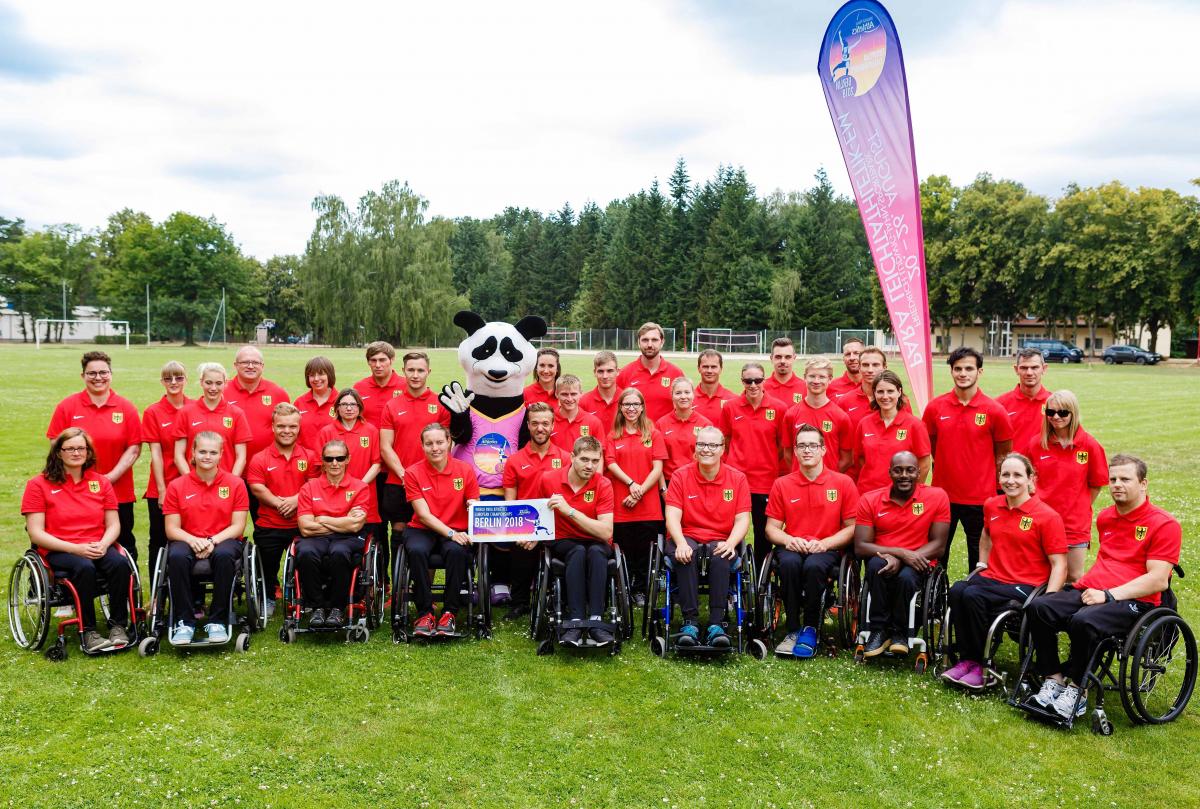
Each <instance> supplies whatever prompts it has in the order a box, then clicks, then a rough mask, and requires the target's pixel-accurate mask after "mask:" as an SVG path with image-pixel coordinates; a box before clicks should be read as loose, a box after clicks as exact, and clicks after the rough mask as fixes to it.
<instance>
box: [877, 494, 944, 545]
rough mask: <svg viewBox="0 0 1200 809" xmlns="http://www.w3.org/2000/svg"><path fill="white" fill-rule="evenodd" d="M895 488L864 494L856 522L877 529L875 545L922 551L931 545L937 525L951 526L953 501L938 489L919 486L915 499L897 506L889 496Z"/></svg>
mask: <svg viewBox="0 0 1200 809" xmlns="http://www.w3.org/2000/svg"><path fill="white" fill-rule="evenodd" d="M890 493H891V486H888V487H887V488H883V489H875V490H874V491H871V492H866V493H865V494H863V496H862V497H861V498H859V501H858V513H857V514H855V517H854V519H855V522H856V523H857V524H858V525H870V526H872V527H874V529H875V544H876V545H883V546H885V547H889V548H906V549H908V550H910V551H915V550H918V549H919V548H921V547H923V546H924V545H925V544H926V543H927V542H929V529H930V528H931V527H932V526H933V524H934V523H939V522H944V523H946V524H947V525H949V523H950V498H949V497H947V496H946V492H945V491H943V490H942V489H939V488H938V487H936V486H926V485H925V484H924V483H918V484H917V488H916V490H915V491H913V496H912V497H910V498H909V499H908V500H906V501H904V504H903V505H896V504H895V503H893V502H892V500H891V498H890V497H889V496H888V495H889V494H890Z"/></svg>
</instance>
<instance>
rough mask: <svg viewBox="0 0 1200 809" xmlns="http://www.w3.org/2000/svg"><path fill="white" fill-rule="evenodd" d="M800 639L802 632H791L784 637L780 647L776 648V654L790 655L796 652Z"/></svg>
mask: <svg viewBox="0 0 1200 809" xmlns="http://www.w3.org/2000/svg"><path fill="white" fill-rule="evenodd" d="M799 638H800V630H798V629H797V630H796V631H795V632H789V633H787V634H786V635H784V636H783V640H781V641H779V645H778V646H776V647H775V654H777V655H784V656H787V655H790V654H791V653H792V652H794V651H795V650H796V641H797V640H798V639H799Z"/></svg>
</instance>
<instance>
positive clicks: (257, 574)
mask: <svg viewBox="0 0 1200 809" xmlns="http://www.w3.org/2000/svg"><path fill="white" fill-rule="evenodd" d="M226 541H227V542H238V541H240V542H241V543H242V549H241V554H240V555H239V556H238V558H237V561H236V563H235V567H234V577H233V588H232V590H230V593H229V623H228V624H227V625H226V627H225V629H226V631H227V633H228V636H229V640H226V641H215V642H214V641H209V640H193V641H192V642H191V643H189V644H187V645H186V646H179V647H177V648H187V649H205V648H212V647H214V646H224V645H225V644H227V643H229V642H231V641H232V642H233V648H234V649H236V650H237V651H239V652H245V651H249V649H250V633H251V632H259V631H262V630H263V629H266V628H267V583H266V579H265V577H264V574H263V565H262V560H261V559H260V558H259V556H258V550H257V549H256V548H255V547H254V543H253V542H249V541H246V540H233V539H231V540H226ZM170 547H171V546H170V543H168V544H167V546H166V547H164V548H160V549H159V551H158V558H157V559H156V560H155V562H154V576H153V578H152V579H151V582H150V606H149V608H148V610H147V615H146V637H144V638H142V640H141V642H140V643H139V644H138V653H139V654H140V655H141V656H142V657H150V656H152V655H155V654H157V653H158V650H159V646H160V644H161V642H162V639H163V638H164V636H165V637H166V638H167V642H168V643H170V628H171V627H170V620H171V588H170V582H169V581H168V577H167V556H168V554H169V552H170ZM192 585H193V587H194V588H195V589H194V590H193V596H194V597H196V598H197V599H198V603H199V602H201V601H208V600H209V599H211V598H212V596H213V570H212V564H211V561H210V560H209V559H197V560H196V561H195V562H194V563H193V564H192ZM195 606H196V605H193V604H185V605H182V606H181V609H185V610H192V609H194V608H195ZM236 607H243V608H244V609H243V612H244V614H239V612H238V610H237V609H235V608H236ZM172 645H174V644H172Z"/></svg>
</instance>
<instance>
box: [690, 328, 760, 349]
mask: <svg viewBox="0 0 1200 809" xmlns="http://www.w3.org/2000/svg"><path fill="white" fill-rule="evenodd" d="M706 348H715V349H716V350H717V351H720V352H722V353H730V352H736V351H743V352H749V353H754V354H761V353H763V336H762V332H758V331H734V330H733V329H696V330H695V331H693V332H692V351H703V350H704V349H706Z"/></svg>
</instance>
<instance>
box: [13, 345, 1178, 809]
mask: <svg viewBox="0 0 1200 809" xmlns="http://www.w3.org/2000/svg"><path fill="white" fill-rule="evenodd" d="M80 352H81V349H79V348H78V347H72V348H48V349H43V350H42V351H40V352H38V351H34V350H32V349H31V348H25V347H19V346H0V367H2V368H3V369H4V378H5V382H6V384H7V386H8V387H7V390H6V395H5V396H4V397H3V398H2V399H0V424H3V425H4V426H3V433H2V436H3V440H2V441H0V502H2V503H3V504H4V507H3V508H2V509H0V528H2V531H0V571H2V572H3V579H2V582H3V583H2V584H0V587H3V588H6V587H7V582H8V570H9V568H10V567H11V564H12V562H13V560H14V559H15V558H16V557H17V555H19V554H20V553H21V551H23V550H24V548H25V547H26V540H25V538H24V534H23V532H22V530H21V525H22V522H21V518H20V516H19V514H18V511H19V508H18V505H19V499H20V493H21V491H22V489H23V485H24V481H25V480H26V479H27V478H29V477H31V476H33V475H34V474H36V473H37V472H38V471H39V470H40V468H41V466H42V463H43V461H44V458H45V447H46V441H45V440H44V438H43V437H42V436H43V434H44V431H45V427H46V424H47V422H48V420H49V417H50V413H51V411H52V409H53V407H54V405H55V403H56V402H57V401H58V400H59V399H61V398H62V397H63V396H65V395H67V394H68V393H71V392H74V391H77V390H79V389H80V387H81V380H80V379H79V376H78V373H79V370H78V369H79V366H78V358H79V354H80ZM111 353H112V354H113V356H114V365H115V368H114V371H115V376H114V379H113V386H114V388H115V389H116V390H118V391H119V392H120V393H122V394H123V395H125V396H127V397H129V398H130V399H132V400H133V401H134V403H135V404H137V405H138V406H139V407H144V406H145V405H147V404H149V403H150V402H152V401H154V400H156V399H157V398H158V397H159V396H160V394H161V389H160V388H159V385H158V382H157V378H158V376H157V370H158V367H159V366H160V365H161V364H162V363H163V362H165V361H166V360H167V359H170V358H178V359H180V360H182V361H183V362H184V364H185V365H186V366H187V367H188V368H195V366H196V364H197V363H198V362H200V361H202V360H217V361H223V362H225V363H226V364H227V366H229V365H230V364H231V362H232V355H233V351H232V349H221V350H218V349H211V350H208V349H187V350H184V349H175V350H171V349H163V348H155V349H146V348H137V349H134V350H131V351H128V352H127V351H124V350H122V349H114V350H113V351H112V352H111ZM313 353H315V352H314V351H313V350H312V349H296V348H279V349H273V350H269V351H268V352H267V368H266V375H267V376H268V377H269V378H271V379H273V380H275V381H277V382H279V383H280V384H283V385H284V386H285V387H286V388H288V390H289V391H290V392H292V393H293V395H295V394H297V393H299V392H302V391H303V385H302V368H303V365H304V362H305V361H306V359H307V358H308V357H309V356H311V355H312V354H313ZM323 353H325V354H327V355H328V356H330V357H331V358H333V359H334V361H335V362H336V363H337V365H338V368H339V370H340V372H341V373H342V374H344V378H342V379H341V380H340V381H341V382H342V383H343V384H349V383H350V382H352V381H353V380H354V379H357V378H359V377H360V376H362V375H364V374H365V372H366V366H365V362H364V361H363V359H362V355H361V353H360V352H359V351H351V350H326V351H324V352H323ZM625 361H626V358H624V357H623V358H622V362H625ZM679 362H680V363H681V364H684V367H689V368H690V367H694V366H693V364H692V363H691V362H685V361H682V360H681V361H679ZM564 365H565V367H566V368H567V369H568V370H571V371H574V372H576V373H578V374H579V375H580V376H581V377H583V378H584V379H585V380H586V379H590V378H591V363H590V358H589V357H583V356H573V357H569V358H567V359H566V361H565V363H564ZM936 374H937V380H936V386H937V389H938V391H939V392H940V391H942V390H945V389H946V388H947V387H948V374H947V372H946V370H945V368H944V366H940V365H939V367H938V369H937V372H936ZM460 377H461V373H460V369H459V368H458V365H457V362H456V360H455V357H454V354H453V352H451V351H439V352H436V353H435V355H434V358H433V375H432V377H431V380H430V381H431V383H433V384H434V385H435V386H440V385H441V384H443V383H445V382H448V381H449V380H451V379H453V378H460ZM736 380H737V368H736V367H734V366H733V364H731V365H729V366H727V368H726V372H725V383H726V385H727V386H729V387H731V388H734V389H735V390H736V389H738V388H739V386H737V385H736V384H735V383H736ZM983 382H984V388H985V390H986V391H987V392H988V393H990V394H992V395H995V394H998V393H1000V392H1002V391H1003V390H1006V389H1008V388H1009V387H1011V386H1012V385H1013V384H1014V377H1013V374H1012V372H1011V370H1010V369H1009V368H1008V367H1001V366H997V365H993V364H990V363H989V364H988V365H987V366H986V367H985V374H984V378H983ZM1046 382H1047V384H1048V385H1049V386H1050V387H1053V388H1070V389H1071V390H1073V391H1075V392H1076V393H1077V394H1078V395H1079V396H1080V399H1081V401H1082V407H1083V413H1084V423H1085V424H1086V426H1087V427H1088V429H1089V431H1091V432H1092V433H1093V434H1095V435H1096V436H1097V437H1098V438H1099V439H1100V441H1101V442H1102V443H1103V444H1104V446H1105V447H1106V448H1107V450H1108V451H1109V453H1110V454H1112V453H1113V452H1116V451H1130V452H1135V453H1138V454H1140V455H1142V456H1143V457H1144V458H1145V459H1146V460H1147V462H1148V463H1149V465H1150V477H1151V497H1152V499H1153V500H1154V501H1155V502H1157V503H1158V504H1160V505H1162V506H1164V507H1165V508H1167V509H1168V510H1170V511H1171V512H1173V513H1174V514H1175V515H1177V516H1178V517H1179V518H1180V520H1181V521H1182V523H1183V528H1184V553H1183V555H1184V560H1183V561H1184V564H1185V566H1186V565H1188V564H1189V563H1191V564H1193V565H1194V564H1195V563H1194V559H1195V552H1196V549H1197V547H1198V545H1197V542H1196V539H1195V537H1196V534H1197V529H1200V484H1198V483H1197V481H1196V476H1195V458H1197V457H1198V456H1200V430H1198V429H1197V421H1198V420H1197V416H1200V407H1198V405H1197V393H1198V392H1200V371H1197V370H1196V369H1193V368H1172V367H1159V368H1139V367H1114V368H1109V367H1104V366H1090V365H1084V366H1070V367H1062V366H1054V367H1052V368H1051V369H1050V372H1049V373H1048V375H1047V379H1046ZM195 394H196V385H195V380H194V379H193V380H192V382H191V384H190V385H189V395H195ZM145 457H146V456H145V455H144V456H143V460H142V461H140V462H139V464H138V467H137V478H138V492H139V493H140V492H141V491H142V487H143V485H144V482H145V479H146V473H147V462H146V460H145ZM1108 502H1109V501H1108V499H1107V496H1106V495H1103V494H1102V495H1101V504H1102V505H1107V504H1108ZM137 519H138V523H139V524H138V531H137V534H138V541H139V546H140V547H142V548H145V546H146V534H145V525H146V518H145V510H144V508H143V507H142V506H141V505H140V504H139V508H138V516H137ZM963 545H964V543H963V542H962V541H961V539H960V540H959V541H958V542H956V543H955V556H956V558H955V559H954V561H953V563H952V565H951V570H952V573H954V574H956V575H957V574H960V573H961V571H962V569H963V568H964V567H965V563H964V562H963V554H964V549H963ZM1196 571H1197V574H1198V576H1200V567H1197V568H1196ZM952 578H953V576H952ZM1195 581H1196V578H1193V577H1189V578H1188V579H1186V580H1184V581H1181V582H1177V586H1176V589H1177V592H1178V593H1179V595H1180V600H1181V609H1182V611H1183V613H1184V615H1185V616H1186V617H1187V618H1188V619H1189V621H1190V622H1191V623H1192V624H1193V626H1196V627H1197V628H1198V629H1200V609H1198V608H1197V607H1198V605H1200V587H1198V586H1197V585H1196V584H1195V583H1194V582H1195ZM2 595H3V598H5V599H7V593H6V592H5V593H3V594H2ZM277 628H278V619H275V620H273V621H272V624H271V626H270V627H269V629H268V631H267V632H266V633H265V634H260V635H256V636H255V638H254V645H253V647H252V648H251V650H250V652H249V653H248V654H245V655H239V654H234V653H233V652H232V651H230V652H228V653H216V654H202V653H196V654H191V655H182V654H178V653H176V652H175V651H173V650H171V649H169V648H168V649H164V650H163V651H162V652H160V653H159V655H158V656H157V657H155V658H150V659H141V658H139V657H138V656H137V655H136V653H134V654H125V655H120V656H117V657H114V658H106V659H94V660H93V659H88V658H85V657H84V655H83V654H82V653H80V652H79V651H78V649H77V647H75V648H73V653H72V654H71V656H70V658H69V659H68V660H67V661H66V662H65V663H61V664H54V663H50V662H48V661H46V660H45V659H44V658H43V657H42V656H41V655H40V654H33V653H29V652H23V651H20V650H18V649H17V648H16V646H15V645H14V644H13V643H12V642H11V640H10V639H9V638H8V633H7V625H5V626H4V628H3V630H0V636H2V637H3V640H2V641H0V803H7V804H8V805H13V806H22V807H27V806H55V807H74V806H164V805H172V806H200V805H204V806H233V805H240V806H322V807H323V806H349V805H362V804H374V805H380V806H398V807H417V806H441V805H446V806H488V807H492V806H494V807H541V806H546V807H551V806H553V807H558V806H575V807H597V806H622V807H645V806H662V807H697V806H796V807H802V806H874V805H879V806H917V807H923V806H935V805H938V806H987V807H991V806H1010V805H1011V806H1015V805H1071V806H1074V805H1081V806H1088V807H1096V806H1131V805H1135V804H1136V805H1139V806H1196V805H1200V786H1198V784H1197V780H1196V777H1195V773H1196V771H1197V767H1198V766H1200V703H1198V704H1194V705H1193V707H1192V708H1191V709H1190V711H1189V712H1188V713H1187V714H1185V715H1184V716H1183V717H1182V719H1180V720H1179V721H1177V722H1175V723H1173V724H1171V725H1168V726H1164V727H1157V728H1145V727H1134V726H1132V725H1131V724H1130V723H1129V722H1128V720H1127V719H1126V717H1125V716H1124V713H1123V712H1122V711H1121V710H1120V707H1119V701H1118V700H1116V698H1115V695H1114V699H1113V701H1112V703H1111V704H1110V705H1109V708H1110V710H1109V716H1110V717H1111V718H1112V719H1113V720H1114V723H1115V724H1116V733H1115V735H1113V736H1112V737H1109V738H1101V737H1097V736H1093V735H1092V734H1091V733H1090V732H1088V730H1087V729H1086V727H1084V725H1085V724H1086V723H1081V726H1080V727H1078V728H1077V729H1076V730H1075V731H1074V732H1072V733H1070V734H1066V733H1062V732H1059V731H1055V730H1051V729H1048V728H1045V727H1042V726H1040V725H1038V724H1036V723H1033V722H1030V721H1027V720H1025V719H1024V718H1023V717H1022V716H1020V715H1018V713H1017V712H1015V711H1013V710H1012V709H1010V708H1008V707H1007V706H1006V705H1005V704H1004V703H1003V702H1002V700H1001V699H1000V698H999V697H998V696H996V695H990V696H985V697H968V696H964V695H962V694H959V693H954V692H951V691H949V690H947V689H945V688H943V687H942V686H941V685H939V684H938V683H936V682H935V681H934V680H933V679H932V678H930V677H928V676H924V677H919V676H917V675H915V674H914V673H913V672H912V671H911V668H909V667H908V666H900V665H888V664H883V665H870V666H865V667H864V666H856V665H855V664H854V663H853V662H852V661H851V659H850V658H849V657H848V656H847V655H845V654H843V655H840V656H838V657H836V658H820V659H815V660H812V661H807V662H804V663H799V662H793V661H777V660H768V661H765V662H758V661H755V660H753V659H751V658H749V657H745V658H742V659H729V660H727V661H725V662H720V663H715V664H698V663H690V662H684V661H662V660H659V659H657V658H655V657H653V656H652V655H651V654H650V652H649V650H648V649H647V647H646V646H645V645H644V644H643V643H641V642H639V641H637V640H636V638H635V642H633V643H631V644H629V645H627V646H626V647H625V649H624V650H623V652H622V654H621V655H620V656H619V657H617V658H615V659H610V658H607V657H604V658H599V657H597V658H590V659H583V658H573V657H571V656H568V655H563V654H558V655H555V656H553V657H550V658H539V657H536V656H535V655H534V648H533V644H532V642H531V641H530V640H529V638H528V636H527V626H526V625H525V624H523V623H519V624H501V625H500V626H499V627H498V629H497V632H496V634H495V638H494V639H493V640H490V641H486V642H482V643H475V642H465V643H460V644H457V645H442V646H420V645H413V646H394V645H393V644H392V643H391V641H390V638H389V637H388V634H387V633H386V632H379V633H377V634H375V635H373V636H372V638H371V640H370V642H369V643H367V644H365V645H343V644H342V643H340V642H325V643H322V642H313V640H314V639H312V638H308V637H305V638H301V639H300V640H299V641H298V642H297V643H295V644H293V645H291V646H285V645H283V644H281V643H280V642H279V640H278V638H277V637H276V630H277ZM323 640H327V638H325V637H320V638H317V639H316V641H323ZM328 640H330V641H332V639H328ZM1009 657H1011V646H1010V648H1009Z"/></svg>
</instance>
